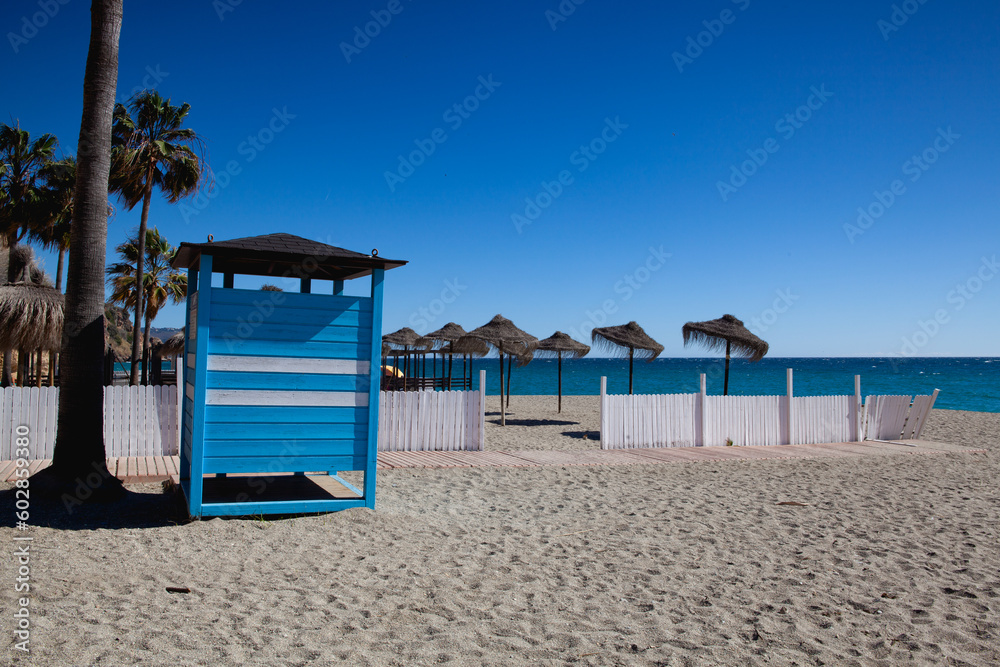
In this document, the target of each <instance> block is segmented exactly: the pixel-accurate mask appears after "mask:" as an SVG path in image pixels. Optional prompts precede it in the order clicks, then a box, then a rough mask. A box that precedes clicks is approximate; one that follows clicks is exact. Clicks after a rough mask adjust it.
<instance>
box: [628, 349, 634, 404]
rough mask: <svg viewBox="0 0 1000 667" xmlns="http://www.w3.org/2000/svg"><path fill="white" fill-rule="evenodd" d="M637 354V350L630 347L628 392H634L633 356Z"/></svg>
mask: <svg viewBox="0 0 1000 667" xmlns="http://www.w3.org/2000/svg"><path fill="white" fill-rule="evenodd" d="M634 355H635V350H633V349H632V348H629V349H628V393H629V394H631V393H632V357H633V356H634Z"/></svg>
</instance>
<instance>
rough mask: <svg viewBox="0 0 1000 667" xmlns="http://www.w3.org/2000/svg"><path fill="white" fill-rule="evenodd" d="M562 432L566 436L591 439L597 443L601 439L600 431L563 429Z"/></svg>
mask: <svg viewBox="0 0 1000 667" xmlns="http://www.w3.org/2000/svg"><path fill="white" fill-rule="evenodd" d="M562 434H563V435H565V436H566V437H567V438H576V439H577V440H593V441H595V442H597V443H600V441H601V432H600V431H563V432H562Z"/></svg>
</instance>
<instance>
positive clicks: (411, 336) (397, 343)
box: [382, 327, 433, 389]
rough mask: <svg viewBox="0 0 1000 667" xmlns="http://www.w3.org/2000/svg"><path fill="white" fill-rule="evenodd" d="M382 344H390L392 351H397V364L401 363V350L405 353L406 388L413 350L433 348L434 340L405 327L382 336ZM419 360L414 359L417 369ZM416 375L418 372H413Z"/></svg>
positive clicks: (421, 350)
mask: <svg viewBox="0 0 1000 667" xmlns="http://www.w3.org/2000/svg"><path fill="white" fill-rule="evenodd" d="M382 344H383V345H386V344H388V345H389V346H390V348H391V350H390V351H396V354H395V355H393V356H395V357H396V359H397V361H396V363H397V365H398V363H399V361H398V360H399V352H402V353H403V364H404V369H403V388H404V389H405V388H406V378H408V377H409V376H410V375H411V373H410V354H411V352H418V353H423V352H426V351H427V350H429V349H430V348H431V346H432V345H433V341H430V340H428V339H427V338H425V337H423V336H421V335H420V334H418V333H417V332H416V331H414V330H413V329H411V328H410V327H403V328H402V329H400V330H399V331H393V332H392V333H390V334H386V335H384V336H382ZM416 365H417V362H416V360H414V362H413V367H414V369H416ZM413 375H416V372H414V373H413Z"/></svg>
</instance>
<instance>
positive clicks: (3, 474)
mask: <svg viewBox="0 0 1000 667" xmlns="http://www.w3.org/2000/svg"><path fill="white" fill-rule="evenodd" d="M905 442H908V443H910V444H911V445H915V446H908V445H904V444H894V443H887V442H871V441H868V442H864V443H858V442H842V443H832V444H824V445H777V446H771V447H670V448H663V449H592V450H527V451H515V452H379V455H378V469H379V470H394V469H398V468H506V467H514V468H537V467H541V466H597V465H649V464H654V465H655V464H668V463H695V462H699V461H703V462H722V461H759V460H778V459H816V458H841V457H848V456H885V455H890V454H903V455H907V454H909V455H914V454H949V453H960V452H964V453H970V452H986V451H987V450H985V449H969V448H963V447H958V446H955V445H948V444H944V443H938V442H922V441H921V442H918V441H915V440H908V441H905ZM51 463H52V461H51V459H44V460H38V461H32V462H31V463H30V464H29V470H30V471H31V473H32V474H34V473H35V472H37V471H38V470H41V469H42V468H45V467H48V466H49V465H51ZM15 470H16V468H15V465H14V462H13V461H0V479H2V480H5V481H12V480H14V479H15V477H14V472H15ZM108 470H109V471H111V472H112V473H114V475H115V476H116V477H118V478H120V479H122V480H123V481H124V482H126V483H133V482H160V481H165V480H167V479H170V478H171V477H176V476H177V474H178V472H179V471H180V460H179V458H178V457H176V456H144V457H117V458H109V459H108Z"/></svg>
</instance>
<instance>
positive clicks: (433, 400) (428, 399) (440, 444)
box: [0, 371, 486, 461]
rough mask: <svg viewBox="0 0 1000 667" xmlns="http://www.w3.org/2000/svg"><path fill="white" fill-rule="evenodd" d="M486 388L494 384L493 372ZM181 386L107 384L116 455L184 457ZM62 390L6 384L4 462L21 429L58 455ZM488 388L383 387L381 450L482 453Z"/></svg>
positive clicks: (107, 420) (35, 452)
mask: <svg viewBox="0 0 1000 667" xmlns="http://www.w3.org/2000/svg"><path fill="white" fill-rule="evenodd" d="M480 382H481V384H480V387H485V386H486V380H485V371H482V372H481V375H480ZM177 399H178V396H177V387H176V386H174V385H163V386H153V387H105V388H104V446H105V450H106V451H107V455H108V456H115V457H117V456H176V455H177V452H178V451H179V450H178V444H179V437H178V434H179V433H180V417H179V414H180V412H179V407H178V403H177ZM58 414H59V389H58V388H56V387H41V388H38V387H7V388H5V389H3V390H0V429H2V430H0V461H9V460H12V459H14V458H16V457H15V456H14V449H15V447H14V445H15V438H16V437H18V436H17V434H16V433H15V429H17V427H18V426H27V427H28V430H29V436H28V439H29V451H30V454H29V456H28V458H29V459H51V458H52V451H53V448H54V447H55V442H56V417H57V416H58ZM485 415H486V403H485V396H484V394H483V392H482V391H390V392H382V393H381V402H380V404H379V433H378V444H379V451H390V452H398V451H458V450H466V451H482V450H483V442H484V428H485Z"/></svg>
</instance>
